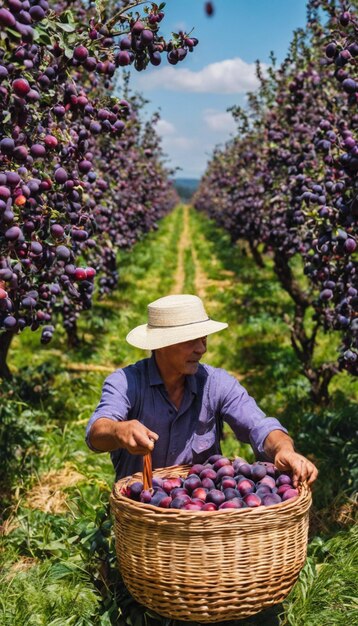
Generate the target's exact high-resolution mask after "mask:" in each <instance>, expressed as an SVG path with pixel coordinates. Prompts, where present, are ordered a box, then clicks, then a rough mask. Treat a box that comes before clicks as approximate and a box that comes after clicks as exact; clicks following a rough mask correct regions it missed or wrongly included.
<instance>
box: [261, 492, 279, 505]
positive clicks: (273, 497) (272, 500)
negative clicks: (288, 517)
mask: <svg viewBox="0 0 358 626" xmlns="http://www.w3.org/2000/svg"><path fill="white" fill-rule="evenodd" d="M280 502H281V498H280V496H279V495H278V494H277V493H268V494H267V495H266V496H264V497H263V499H262V503H263V504H264V505H265V506H271V505H272V504H279V503H280Z"/></svg>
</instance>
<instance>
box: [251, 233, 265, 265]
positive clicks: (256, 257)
mask: <svg viewBox="0 0 358 626" xmlns="http://www.w3.org/2000/svg"><path fill="white" fill-rule="evenodd" d="M249 246H250V252H251V254H252V257H253V259H254V261H255V263H256V265H258V267H265V263H264V260H263V258H262V256H261V254H260V252H259V250H258V248H257V246H255V244H254V243H253V241H251V239H249Z"/></svg>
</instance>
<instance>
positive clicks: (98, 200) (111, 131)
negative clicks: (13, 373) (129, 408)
mask: <svg viewBox="0 0 358 626" xmlns="http://www.w3.org/2000/svg"><path fill="white" fill-rule="evenodd" d="M2 4H3V6H1V8H0V28H1V32H0V37H1V43H2V45H1V49H0V139H1V140H0V360H1V361H2V362H1V363H0V367H1V372H0V375H1V374H2V375H8V374H9V372H8V370H7V367H6V364H5V358H6V352H7V348H8V345H9V343H10V341H11V338H12V336H13V334H14V333H15V332H19V331H21V330H23V329H24V328H25V327H30V328H31V329H32V330H36V329H38V328H39V327H42V335H41V341H42V342H43V343H47V342H49V341H50V340H51V338H52V335H53V332H54V327H55V321H56V319H57V318H58V317H59V316H60V317H62V318H63V324H64V327H65V328H66V330H67V332H68V334H69V335H70V336H71V337H72V339H75V338H76V319H77V317H78V315H79V313H80V312H81V311H82V310H83V309H88V308H89V307H90V306H91V302H92V297H93V291H94V286H95V284H97V285H98V289H99V291H100V293H101V294H103V293H107V292H108V291H109V290H111V289H113V288H114V287H115V285H116V283H117V264H116V251H117V249H118V248H123V247H126V248H127V247H130V246H132V245H133V243H134V242H135V241H136V240H137V239H138V238H139V237H140V236H141V235H142V233H144V232H146V231H148V230H150V229H152V228H153V227H154V226H155V224H156V222H157V220H158V219H159V218H160V217H162V216H163V215H164V214H165V213H166V212H167V211H168V210H169V209H170V208H171V207H172V206H173V204H174V203H175V201H176V196H175V192H174V190H173V188H172V187H171V184H170V183H169V180H168V176H169V174H170V172H169V171H168V170H166V168H165V167H164V165H163V155H162V153H161V148H160V142H159V138H158V136H157V134H156V132H155V123H156V121H157V119H156V116H154V117H153V119H152V120H150V121H147V122H145V121H144V119H143V115H142V114H143V107H144V101H143V100H141V98H140V97H139V96H136V97H134V96H133V95H131V94H130V92H129V89H128V83H127V80H126V79H125V78H123V77H122V78H121V83H120V84H119V83H118V81H117V84H116V70H117V68H122V67H126V66H129V65H133V66H134V67H135V69H137V70H144V69H145V68H146V67H147V66H148V65H153V66H157V65H159V64H160V63H161V61H162V57H163V56H165V57H166V58H167V60H168V62H169V63H171V64H177V63H178V62H179V61H182V60H183V59H184V58H185V56H186V54H187V53H188V52H191V51H192V50H193V49H194V47H195V46H196V44H197V40H196V39H195V38H192V37H190V36H188V35H186V34H185V33H184V32H180V33H177V34H174V35H173V39H171V40H170V41H165V40H164V38H163V37H162V36H161V35H160V34H159V26H160V22H161V21H162V19H163V17H164V13H163V10H162V9H163V8H164V4H162V5H157V4H155V3H145V5H146V6H145V7H144V12H143V14H141V15H140V14H139V13H138V12H137V11H136V5H143V2H139V0H138V2H131V3H128V2H126V1H122V2H107V3H98V2H97V3H89V4H88V3H84V2H81V1H80V0H74V1H72V0H71V1H66V0H61V1H59V2H53V3H51V6H49V3H48V2H47V0H7V1H6V2H4V3H2ZM95 5H96V6H95ZM104 5H106V6H105V8H101V7H102V6H104ZM117 74H118V71H117ZM115 91H116V92H121V96H122V97H119V98H118V97H114V95H113V93H114V92H115ZM95 275H97V279H96V281H95V282H94V277H95Z"/></svg>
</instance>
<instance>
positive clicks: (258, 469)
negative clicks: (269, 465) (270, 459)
mask: <svg viewBox="0 0 358 626" xmlns="http://www.w3.org/2000/svg"><path fill="white" fill-rule="evenodd" d="M264 476H266V467H265V466H264V465H262V464H260V463H253V465H252V467H251V478H252V480H254V481H255V482H257V481H258V480H261V479H262V478H263V477H264Z"/></svg>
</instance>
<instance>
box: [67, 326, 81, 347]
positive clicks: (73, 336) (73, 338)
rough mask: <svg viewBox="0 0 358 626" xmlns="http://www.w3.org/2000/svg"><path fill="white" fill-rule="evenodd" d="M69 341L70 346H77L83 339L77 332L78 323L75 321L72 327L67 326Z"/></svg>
mask: <svg viewBox="0 0 358 626" xmlns="http://www.w3.org/2000/svg"><path fill="white" fill-rule="evenodd" d="M66 334H67V343H68V345H69V347H70V348H77V347H78V346H79V345H80V343H81V341H80V338H79V336H78V334H77V324H76V322H74V323H73V324H71V326H70V327H67V328H66Z"/></svg>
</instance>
